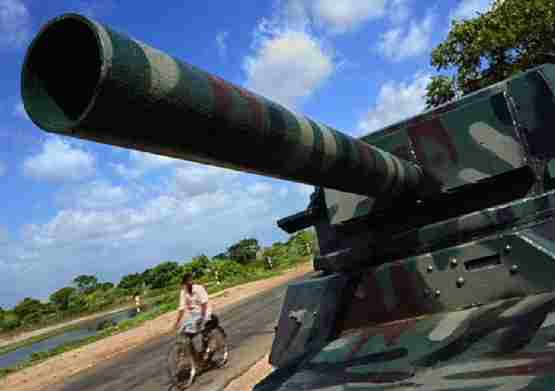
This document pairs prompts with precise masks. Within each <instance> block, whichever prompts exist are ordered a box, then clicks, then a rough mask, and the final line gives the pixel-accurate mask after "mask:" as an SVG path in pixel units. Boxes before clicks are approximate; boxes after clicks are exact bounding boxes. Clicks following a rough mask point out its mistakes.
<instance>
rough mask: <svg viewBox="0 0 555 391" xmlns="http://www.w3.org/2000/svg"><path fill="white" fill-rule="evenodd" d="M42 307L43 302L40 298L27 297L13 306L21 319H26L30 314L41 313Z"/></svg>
mask: <svg viewBox="0 0 555 391" xmlns="http://www.w3.org/2000/svg"><path fill="white" fill-rule="evenodd" d="M42 307H43V304H42V303H41V302H40V301H39V300H37V299H32V298H30V297H26V298H24V299H23V300H22V301H21V302H20V303H18V304H17V305H16V306H15V307H14V308H13V312H14V313H15V314H16V315H17V317H18V318H19V319H24V318H26V317H27V316H29V315H30V314H34V313H41V312H42V309H43V308H42Z"/></svg>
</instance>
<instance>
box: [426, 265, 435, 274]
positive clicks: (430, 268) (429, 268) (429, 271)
mask: <svg viewBox="0 0 555 391" xmlns="http://www.w3.org/2000/svg"><path fill="white" fill-rule="evenodd" d="M426 270H428V273H431V272H433V271H434V267H433V266H432V265H428V267H427V268H426Z"/></svg>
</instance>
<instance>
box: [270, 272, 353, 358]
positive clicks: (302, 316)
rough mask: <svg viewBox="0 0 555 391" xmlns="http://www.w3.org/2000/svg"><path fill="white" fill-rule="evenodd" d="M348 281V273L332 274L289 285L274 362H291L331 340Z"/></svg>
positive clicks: (277, 333) (273, 346)
mask: <svg viewBox="0 0 555 391" xmlns="http://www.w3.org/2000/svg"><path fill="white" fill-rule="evenodd" d="M346 282H347V278H346V277H344V276H340V275H331V276H327V277H322V278H316V279H312V280H308V281H303V282H299V283H295V284H291V285H289V286H288V288H287V293H286V295H285V300H284V302H283V306H282V308H281V315H280V318H279V321H278V327H277V330H276V336H275V338H274V342H273V345H272V351H271V353H270V363H271V364H272V365H274V366H276V367H283V366H285V365H288V364H291V363H293V362H295V361H296V360H297V359H299V358H301V357H302V356H304V355H305V354H306V353H308V352H310V351H313V350H316V349H319V348H321V347H322V346H323V345H324V344H325V343H326V342H327V340H328V339H329V337H330V336H331V334H332V332H333V331H334V327H335V321H336V316H337V312H338V308H339V305H340V301H341V296H342V292H343V288H344V286H345V284H346Z"/></svg>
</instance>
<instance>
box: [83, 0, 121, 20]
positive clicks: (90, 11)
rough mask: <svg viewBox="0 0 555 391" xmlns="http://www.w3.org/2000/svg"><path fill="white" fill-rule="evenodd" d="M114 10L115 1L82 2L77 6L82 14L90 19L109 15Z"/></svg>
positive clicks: (96, 0)
mask: <svg viewBox="0 0 555 391" xmlns="http://www.w3.org/2000/svg"><path fill="white" fill-rule="evenodd" d="M114 8H115V4H114V1H113V0H95V1H94V2H92V1H82V2H80V3H79V5H78V6H77V9H78V10H79V12H80V13H82V14H84V15H86V16H88V17H90V18H98V17H99V16H102V15H106V14H109V13H111V12H112V11H113V10H114Z"/></svg>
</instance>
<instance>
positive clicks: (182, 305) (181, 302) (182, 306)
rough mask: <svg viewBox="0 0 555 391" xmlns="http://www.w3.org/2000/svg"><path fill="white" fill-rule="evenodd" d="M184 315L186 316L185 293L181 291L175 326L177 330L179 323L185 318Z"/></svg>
mask: <svg viewBox="0 0 555 391" xmlns="http://www.w3.org/2000/svg"><path fill="white" fill-rule="evenodd" d="M184 314H185V292H183V290H181V292H180V293H179V307H178V312H177V319H176V321H175V325H174V328H175V329H176V330H177V329H178V327H179V323H180V322H181V319H182V318H183V315H184Z"/></svg>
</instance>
